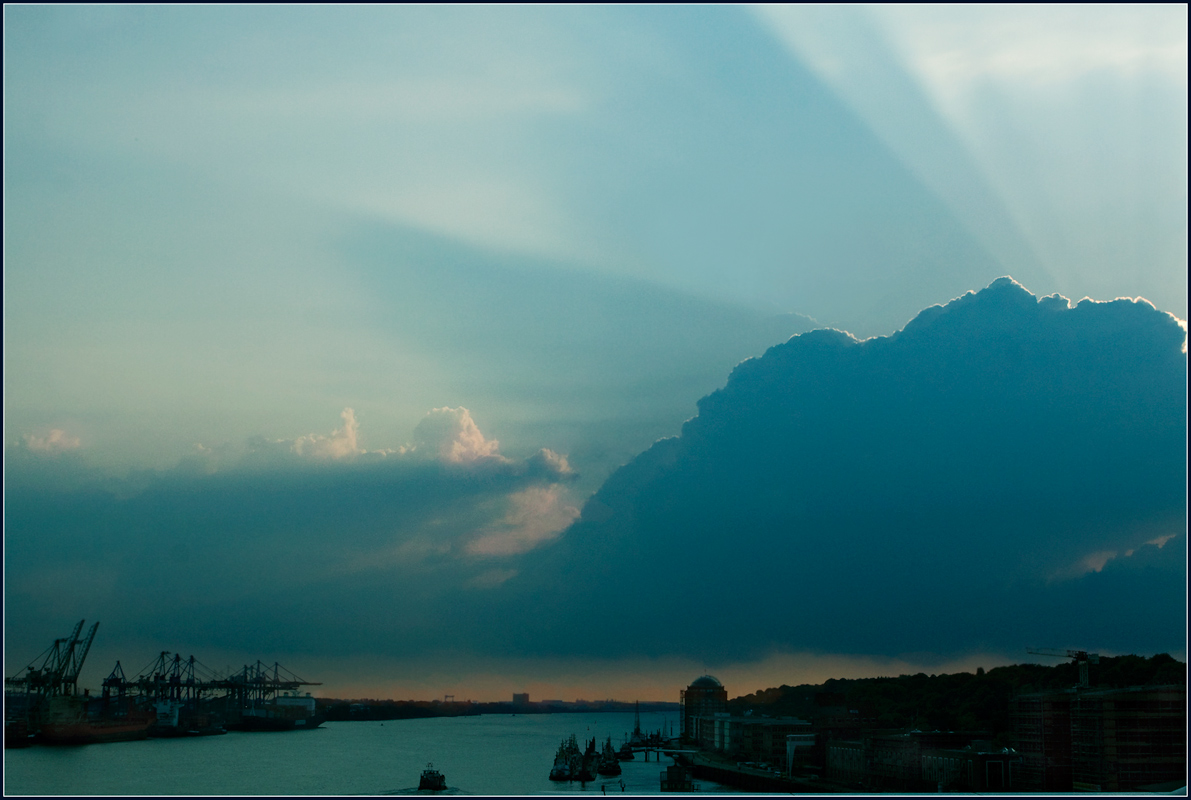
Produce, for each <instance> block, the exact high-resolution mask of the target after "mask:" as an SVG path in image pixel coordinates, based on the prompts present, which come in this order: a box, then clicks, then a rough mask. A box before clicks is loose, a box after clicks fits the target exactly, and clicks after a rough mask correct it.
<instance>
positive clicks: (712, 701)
mask: <svg viewBox="0 0 1191 800" xmlns="http://www.w3.org/2000/svg"><path fill="white" fill-rule="evenodd" d="M679 703H680V704H681V706H682V735H683V737H684V738H686V739H694V740H696V741H698V740H699V739H700V738H703V737H705V736H707V735H708V734H709V733H710V732H711V731H712V730H713V729H714V726H713V725H712V724H711V722H708V724H707V726H706V727H707V728H708V730H707V731H701V728H702V727H703V726H702V725H700V722H699V721H700V719H701V718H704V717H706V718H707V719H708V720H711V719H712V718H714V717H715V715H716V714H724V713H727V711H728V690H727V689H725V688H724V685H723V684H722V683H720V681H719V679H718V678H716V677H714V676H711V675H704V676H702V677H700V678H696V679H695V680H694V681H692V682H691V685H690V686H688V687H686V688H685V689H683V690H682V691H681V692H679ZM701 734H702V736H701Z"/></svg>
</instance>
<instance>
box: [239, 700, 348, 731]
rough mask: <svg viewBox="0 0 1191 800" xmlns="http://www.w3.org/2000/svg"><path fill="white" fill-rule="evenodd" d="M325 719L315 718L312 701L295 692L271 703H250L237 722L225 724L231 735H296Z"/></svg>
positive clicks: (266, 701) (320, 723)
mask: <svg viewBox="0 0 1191 800" xmlns="http://www.w3.org/2000/svg"><path fill="white" fill-rule="evenodd" d="M325 721H326V717H324V716H322V715H321V714H319V713H318V712H317V710H316V707H315V702H314V698H313V697H311V696H310V693H309V692H307V693H306V694H305V696H302V695H299V694H298V693H297V692H286V693H285V694H280V695H277V696H276V697H274V698H273V699H271V700H250V701H249V702H248V705H247V707H245V708H242V709H241V710H240V719H239V720H237V721H235V722H232V723H229V724H228V725H227V728H228V729H229V730H235V731H297V730H312V729H314V728H317V727H318V726H319V725H322V724H323V723H324V722H325Z"/></svg>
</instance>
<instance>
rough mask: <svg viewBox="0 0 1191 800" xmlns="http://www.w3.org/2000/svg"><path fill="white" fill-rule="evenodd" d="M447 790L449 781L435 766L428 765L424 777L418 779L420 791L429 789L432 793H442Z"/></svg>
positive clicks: (423, 773) (423, 772)
mask: <svg viewBox="0 0 1191 800" xmlns="http://www.w3.org/2000/svg"><path fill="white" fill-rule="evenodd" d="M446 788H447V779H446V778H444V777H443V775H442V773H441V772H439V771H438V770H436V769H435V768H434V765H433V764H430V763H427V764H426V769H424V770H422V777H421V778H420V779H418V790H419V791H421V790H423V789H427V790H429V791H431V792H442V791H445V790H446Z"/></svg>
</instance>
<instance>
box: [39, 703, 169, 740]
mask: <svg viewBox="0 0 1191 800" xmlns="http://www.w3.org/2000/svg"><path fill="white" fill-rule="evenodd" d="M153 721H154V717H153V716H152V715H151V714H149V713H148V712H147V711H145V710H144V709H142V708H139V707H136V706H131V707H125V708H123V709H121V710H119V711H116V712H114V713H108V714H103V713H101V711H100V708H99V705H98V704H96V703H94V702H91V701H90V699H89V698H87V697H79V696H77V695H68V696H60V697H53V698H50V702H49V707H48V709H47V712H46V715H45V719H43V720H42V722H41V726H40V728H39V730H38V732H37V740H38V741H39V742H42V743H44V744H98V743H101V742H126V741H132V740H134V739H144V738H146V737H148V735H149V726H150V725H152V724H153Z"/></svg>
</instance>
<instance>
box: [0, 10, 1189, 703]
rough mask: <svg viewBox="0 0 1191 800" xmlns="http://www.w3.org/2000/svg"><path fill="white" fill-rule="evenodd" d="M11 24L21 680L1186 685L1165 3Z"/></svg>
mask: <svg viewBox="0 0 1191 800" xmlns="http://www.w3.org/2000/svg"><path fill="white" fill-rule="evenodd" d="M4 19H5V27H4V36H5V71H4V72H5V76H4V89H5V101H4V102H5V130H4V141H5V156H4V158H5V163H4V167H5V178H4V181H5V211H4V217H5V245H4V248H5V249H4V261H5V267H4V290H5V291H4V294H5V300H4V334H5V336H4V340H5V344H4V364H5V370H4V396H5V404H4V425H5V429H4V438H5V609H6V615H5V670H6V675H12V674H13V673H15V672H16V671H17V670H19V669H20V668H21V667H23V666H24V665H25V664H27V663H28V662H29V661H30V660H32V659H34V658H35V657H36V656H37V654H38V653H40V652H42V651H43V650H44V649H45V648H46V647H47V646H48V645H49V644H50V643H51V642H52V641H53V640H54V639H55V638H57V637H60V636H64V635H66V633H67V632H68V631H69V630H70V628H71V626H73V625H74V624H75V623H76V622H77V621H78V619H80V618H84V617H85V618H87V619H88V620H92V621H94V620H99V621H101V623H102V624H101V628H100V630H99V633H98V636H97V638H96V641H95V644H94V648H93V650H92V652H91V654H90V656H89V658H88V662H87V665H86V667H85V669H84V674H83V678H84V680H83V684H84V685H88V686H92V687H95V686H98V684H99V681H100V680H102V678H103V677H104V676H105V675H106V674H107V673H108V672H109V671H110V670H111V668H112V666H113V664H114V663H115V662H116V660H117V659H119V660H120V661H121V663H122V664H123V665H124V667H125V668H126V669H134V668H135V667H136V666H139V664H137V663H134V662H139V661H144V662H149V661H151V660H152V659H153V658H155V657H156V655H157V654H158V653H159V652H160V651H161V650H170V651H173V650H175V649H178V650H179V651H180V652H182V653H183V654H184V655H186V656H189V655H191V654H193V655H195V656H196V657H197V658H198V659H199V660H201V661H203V662H204V663H207V664H208V665H210V666H212V667H215V668H223V667H224V666H225V665H238V664H242V663H245V662H249V661H255V660H256V659H258V658H259V659H262V660H265V661H269V662H272V661H274V660H276V661H280V662H281V663H282V664H284V665H286V666H287V667H289V668H291V669H293V670H294V671H295V672H297V673H298V674H300V675H303V676H304V677H306V678H308V679H310V680H319V681H322V683H323V687H322V688H321V689H320V690H319V691H320V692H321V693H326V694H329V695H333V696H340V697H345V696H361V697H363V696H375V697H392V698H396V699H407V698H414V699H431V698H434V697H441V696H443V695H446V694H454V695H456V696H457V697H460V698H464V697H469V698H470V699H473V700H478V701H493V700H500V699H507V698H508V697H509V696H510V695H511V694H512V693H513V692H529V693H530V695H531V696H533V697H539V698H543V697H558V698H560V699H565V700H574V699H576V698H579V697H589V696H591V697H598V698H607V697H614V698H616V699H623V700H633V699H641V700H666V701H668V700H673V699H675V698H676V697H677V692H678V690H679V689H680V688H681V687H683V686H686V685H687V684H689V682H690V681H691V679H693V678H694V677H696V676H698V675H701V674H704V673H707V672H710V673H712V674H715V675H717V676H718V677H719V678H720V679H721V680H722V681H723V682H724V683H725V685H727V686H729V687H730V691H732V692H737V691H739V693H741V694H744V693H748V692H752V691H756V690H758V689H763V688H766V687H769V686H777V685H780V684H782V683H787V684H791V685H793V684H796V683H819V682H821V681H823V680H826V679H828V678H832V677H864V676H872V675H886V674H887V675H896V674H901V673H917V672H920V671H921V672H927V673H939V672H954V671H961V670H966V671H973V670H975V669H976V667H978V666H983V667H984V668H985V669H989V668H991V667H994V666H997V665H999V664H1008V663H1015V662H1022V661H1025V660H1027V659H1031V658H1032V657H1031V656H1029V655H1028V654H1026V652H1025V649H1026V647H1027V646H1029V645H1035V646H1051V647H1084V648H1089V649H1096V650H1098V651H1099V652H1102V653H1105V654H1122V653H1127V652H1137V653H1139V654H1144V655H1150V654H1153V653H1154V652H1170V653H1171V654H1172V655H1174V656H1175V657H1176V658H1179V659H1181V660H1186V636H1185V625H1186V605H1185V588H1186V567H1185V563H1186V561H1185V552H1186V516H1185V508H1186V494H1185V486H1186V469H1185V465H1186V453H1185V434H1186V428H1185V420H1186V405H1185V385H1186V380H1185V376H1186V353H1185V337H1186V323H1185V320H1186V318H1187V283H1186V259H1187V227H1186V219H1187V206H1186V202H1187V201H1186V198H1187V184H1186V176H1187V164H1186V153H1187V77H1186V76H1187V51H1186V30H1187V10H1186V7H1185V6H1142V7H1134V6H1128V7H1125V6H1095V7H1079V8H1074V9H1072V8H1066V7H1051V6H1015V7H1007V8H1002V7H972V6H944V7H940V8H936V7H932V8H931V9H929V10H928V9H923V8H920V7H915V6H793V7H788V6H701V7H693V6H692V7H677V8H670V7H646V8H633V7H621V6H587V7H571V8H568V7H491V8H486V7H475V6H448V7H445V8H444V7H430V6H364V7H348V8H339V7H316V6H298V7H280V8H275V7H264V6H261V7H254V6H240V7H214V8H208V7H194V6H112V5H99V6H63V7H59V6H36V5H32V6H6V7H5V9H4ZM1005 276H1011V277H1012V279H1013V281H1012V282H1009V281H1001V280H999V279H1001V278H1003V277H1005ZM973 292H975V293H977V294H970V293H973ZM1057 297H1061V298H1062V299H1067V300H1069V301H1070V302H1069V303H1064V302H1063V300H1062V299H1056V298H1057ZM1085 297H1088V298H1092V299H1094V300H1095V301H1097V302H1095V303H1083V304H1080V303H1079V301H1080V300H1081V299H1083V298H1085ZM1027 298H1028V299H1027ZM1117 298H1137V301H1136V302H1120V303H1112V302H1109V301H1113V300H1116V299H1117ZM940 308H943V309H945V310H940ZM961 312H962V313H961ZM969 312H971V313H970V314H969ZM965 314H968V316H965ZM945 315H950V316H946V318H945V319H944V316H945ZM1015 315H1017V316H1015ZM912 320H913V322H911V321H912ZM956 320H959V321H956ZM1005 320H1010V321H1011V322H1006V321H1005ZM948 321H951V322H955V326H954V327H948V325H949V324H950V322H948ZM825 328H830V329H834V330H837V331H846V332H847V334H835V333H830V332H827V331H825V330H823V329H825ZM899 331H900V333H899ZM1180 331H1181V333H1180ZM1180 336H1181V337H1182V340H1183V342H1182V343H1181V345H1180V342H1179V341H1178V339H1179V338H1180ZM791 337H797V338H795V339H794V340H793V341H790V340H791ZM871 337H885V338H875V339H874V338H871ZM787 343H788V344H787ZM969 358H976V359H980V360H981V361H980V364H985V365H986V366H987V365H988V364H994V363H995V364H996V365H997V366H996V367H995V370H996V371H995V372H991V373H990V372H988V371H987V370H986V371H984V372H982V371H981V369H979V368H975V367H979V366H980V364H973V363H972V362H971V361H970V360H969ZM861 362H863V363H865V364H866V365H868V366H867V367H866V369H869V370H872V371H871V372H869V373H866V372H864V371H863V370H861V371H860V372H853V370H854V369H855V365H856V364H858V363H861ZM988 369H993V368H991V367H989V368H988ZM882 370H885V371H888V373H889V376H887V378H882V380H886V381H887V382H886V383H885V384H882V387H883V388H881V389H880V390H879V391H877V390H873V391H870V390H872V389H873V386H875V385H876V384H875V383H873V382H871V381H870V382H867V383H866V380H865V378H864V377H863V376H864V375H866V374H868V375H885V373H884V372H882ZM1180 370H1181V372H1180ZM809 375H814V376H816V379H815V380H816V381H817V382H812V381H809V378H807V376H809ZM899 375H900V376H903V378H904V380H903V379H902V378H898V377H897V376H899ZM1180 376H1181V378H1180ZM994 378H995V379H994ZM873 381H876V378H873ZM775 387H776V388H775ZM833 387H834V389H833ZM1079 387H1082V388H1079ZM1141 387H1149V388H1148V389H1145V390H1144V391H1143V390H1142V388H1141ZM899 393H902V394H899ZM908 397H913V398H917V400H916V401H915V402H913V403H911V402H909V401H906V402H904V403H903V402H902V401H903V400H905V398H908ZM994 397H996V398H1000V399H999V400H997V401H995V402H994V401H993V400H990V398H994ZM884 401H888V403H885V402H884ZM899 403H901V405H898V404H899ZM866 404H867V405H866ZM927 409H929V410H930V411H929V413H928V412H927V411H926V410H927ZM1002 412H1004V413H1003V414H1002ZM1010 412H1012V413H1010ZM998 414H1001V416H998ZM1014 415H1016V416H1014ZM877 420H881V421H882V423H881V426H880V427H879V428H878V427H876V421H877ZM990 420H994V421H995V425H994V424H993V423H992V422H990ZM800 421H801V422H800ZM800 425H801V426H803V427H800ZM866 425H872V426H874V427H873V429H872V430H868V431H867V434H866V435H867V436H868V439H865V438H864V436H862V435H861V431H862V430H864V429H865V426H866ZM1081 425H1083V426H1085V427H1081ZM994 430H995V433H993V432H992V431H994ZM828 432H831V433H828ZM1077 454H1078V455H1077ZM858 476H862V478H863V480H864V481H868V482H869V483H867V484H865V485H863V486H858V484H857V481H858V480H861V477H858ZM593 498H595V499H594V500H593ZM957 498H958V499H957ZM713 501H714V502H713ZM717 504H718V505H717ZM742 509H743V510H742ZM980 565H983V566H980ZM964 570H971V572H970V573H967V572H964ZM856 576H863V581H861V582H859V583H853V582H852V581H854V580H856ZM717 581H718V583H717ZM903 589H904V591H903ZM932 589H934V590H935V591H940V592H941V591H949V592H953V593H959V594H962V595H963V598H964V599H963V600H962V601H956V602H950V601H948V602H940V603H937V604H936V603H934V601H933V600H931V599H930V597H931V595H930V592H931V591H932ZM878 592H880V594H878ZM953 596H954V595H953ZM724 598H727V599H724ZM750 598H751V599H750ZM750 603H755V605H753V606H750ZM1038 609H1044V610H1045V613H1039V612H1038ZM1081 609H1083V610H1085V611H1084V612H1083V613H1081V611H1080V610H1081ZM870 611H871V613H869V612H870ZM1093 611H1094V612H1095V613H1092V612H1093ZM866 613H867V614H869V615H868V616H865V614H866ZM899 614H900V616H899ZM1093 622H1095V623H1096V624H1093ZM1097 625H1099V627H1097ZM733 696H735V694H734V695H733Z"/></svg>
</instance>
